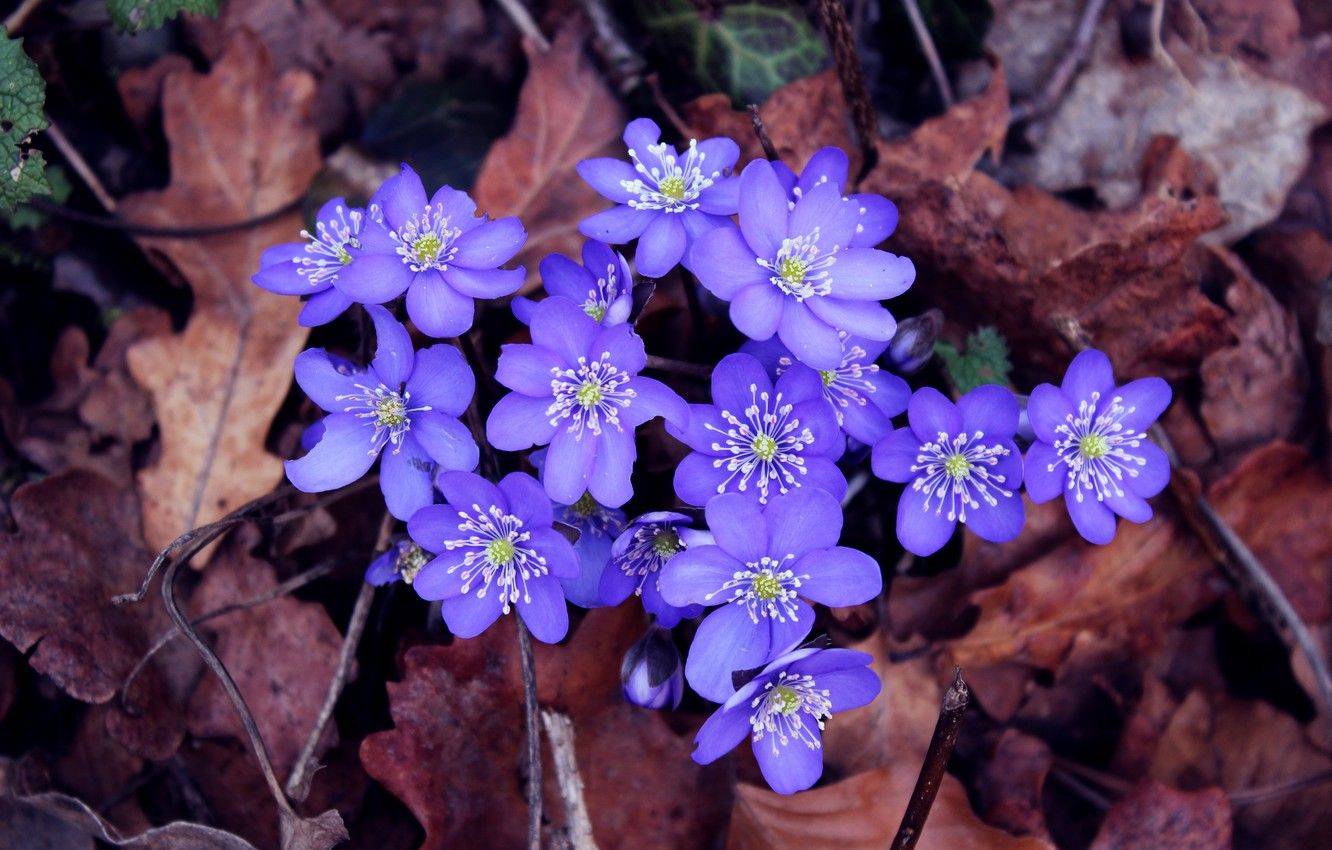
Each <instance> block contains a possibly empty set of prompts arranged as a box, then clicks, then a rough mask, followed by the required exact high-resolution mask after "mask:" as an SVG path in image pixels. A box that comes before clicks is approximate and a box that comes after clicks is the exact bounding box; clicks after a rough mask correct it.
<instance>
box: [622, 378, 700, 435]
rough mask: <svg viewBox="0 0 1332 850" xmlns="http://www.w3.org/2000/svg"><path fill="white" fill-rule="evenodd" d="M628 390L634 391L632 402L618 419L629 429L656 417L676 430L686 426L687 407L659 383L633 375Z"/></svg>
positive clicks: (674, 393)
mask: <svg viewBox="0 0 1332 850" xmlns="http://www.w3.org/2000/svg"><path fill="white" fill-rule="evenodd" d="M628 388H629V389H631V390H633V391H634V393H635V396H634V400H633V401H632V402H631V403H630V404H629V406H628V407H627V408H625V409H624V411H623V412H622V413H621V414H620V419H621V421H623V422H625V423H626V424H627V425H628V426H629V427H631V428H637V427H638V426H639V425H642V424H643V423H644V422H647V421H648V420H650V419H655V418H656V417H658V416H660V417H662V418H663V419H665V420H666V421H667V422H670V423H671V424H673V425H675V426H676V427H677V428H679V427H686V426H688V424H689V405H687V404H685V400H684V399H682V398H680V396H679V394H678V393H676V392H675V390H673V389H671V388H670V387H668V386H666V385H665V384H663V383H662V382H661V381H658V380H655V379H653V378H645V377H643V376H642V375H635V376H634V377H632V378H630V379H629V385H628Z"/></svg>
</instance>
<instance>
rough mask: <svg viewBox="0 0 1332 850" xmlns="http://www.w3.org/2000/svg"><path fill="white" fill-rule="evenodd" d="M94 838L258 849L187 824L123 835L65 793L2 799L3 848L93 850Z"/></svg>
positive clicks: (186, 847) (125, 843)
mask: <svg viewBox="0 0 1332 850" xmlns="http://www.w3.org/2000/svg"><path fill="white" fill-rule="evenodd" d="M93 839H96V840H97V841H100V842H106V843H107V844H110V845H111V846H112V847H122V848H125V850H255V847H254V845H253V844H251V843H250V842H248V841H246V840H245V839H243V838H240V837H239V836H236V835H232V834H231V833H229V832H223V831H222V830H220V829H214V828H213V827H211V826H204V825H202V824H197V823H186V822H183V821H178V822H176V823H169V824H167V825H166V826H159V827H154V828H153V829H149V830H147V831H146V832H141V833H139V834H137V835H130V836H126V835H122V834H121V833H120V831H119V830H117V829H116V828H115V827H114V826H112V825H111V824H109V823H107V822H106V821H105V820H104V819H103V818H102V817H101V815H99V814H97V813H96V812H94V811H93V810H92V809H91V808H90V807H89V806H88V804H87V803H84V802H83V801H82V800H77V799H75V798H73V797H68V796H66V795H64V794H55V793H46V794H34V795H32V796H29V797H5V798H3V799H0V845H3V846H4V847H7V848H14V850H29V848H30V850H47V848H52V849H53V848H57V847H59V848H65V849H66V850H81V848H83V847H86V848H88V850H92V847H93V846H94V845H93ZM47 842H49V843H47Z"/></svg>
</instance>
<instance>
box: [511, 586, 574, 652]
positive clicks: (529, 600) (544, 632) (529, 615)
mask: <svg viewBox="0 0 1332 850" xmlns="http://www.w3.org/2000/svg"><path fill="white" fill-rule="evenodd" d="M518 613H519V615H520V616H522V618H523V622H524V623H525V624H527V628H528V630H529V631H531V632H532V637H534V638H536V639H537V640H539V641H541V642H542V643H559V642H560V641H561V640H563V639H564V636H565V635H566V634H568V632H569V606H568V605H566V604H565V602H564V591H563V590H562V589H561V588H560V583H559V581H557V580H556V579H554V578H551V577H543V578H538V579H532V580H530V581H528V582H527V595H526V596H519V597H518Z"/></svg>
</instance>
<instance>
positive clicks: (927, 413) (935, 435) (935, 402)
mask: <svg viewBox="0 0 1332 850" xmlns="http://www.w3.org/2000/svg"><path fill="white" fill-rule="evenodd" d="M907 421H908V422H910V423H911V430H912V431H915V432H916V436H917V437H919V438H920V442H921V444H924V443H929V442H933V441H935V440H937V439H939V435H940V434H948V435H949V436H952V435H955V434H958V433H960V432H961V431H962V417H961V415H959V414H958V412H957V407H955V406H954V405H953V403H952V402H951V401H949V400H948V399H947V398H945V397H944V394H943V393H941V392H939V391H938V390H936V389H935V388H934V387H921V388H920V389H918V390H916V392H915V393H914V394H912V396H911V401H909V402H907Z"/></svg>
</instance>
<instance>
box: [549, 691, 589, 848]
mask: <svg viewBox="0 0 1332 850" xmlns="http://www.w3.org/2000/svg"><path fill="white" fill-rule="evenodd" d="M541 725H542V726H544V727H545V729H546V737H547V738H548V739H549V740H550V752H551V756H552V759H551V760H552V761H553V762H554V763H555V779H556V781H557V782H558V783H559V786H560V796H561V797H563V798H564V817H565V820H566V821H567V822H568V827H567V830H568V839H569V844H570V845H571V846H572V850H597V841H596V838H595V837H594V836H593V835H592V820H591V818H589V817H588V814H587V800H586V799H585V798H584V796H583V777H582V775H581V774H579V772H578V754H577V750H576V749H575V747H574V728H573V721H572V720H570V719H569V717H568V716H567V715H564V714H560V713H559V712H558V711H551V710H550V709H544V708H543V709H542V710H541Z"/></svg>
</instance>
